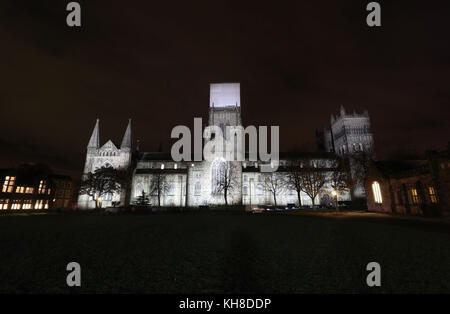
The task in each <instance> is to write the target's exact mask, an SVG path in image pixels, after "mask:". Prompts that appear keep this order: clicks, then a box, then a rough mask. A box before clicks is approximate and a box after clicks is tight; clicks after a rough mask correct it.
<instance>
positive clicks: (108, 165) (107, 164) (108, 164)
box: [104, 162, 113, 168]
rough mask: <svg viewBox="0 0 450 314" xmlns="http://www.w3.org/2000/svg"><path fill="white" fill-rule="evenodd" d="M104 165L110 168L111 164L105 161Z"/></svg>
mask: <svg viewBox="0 0 450 314" xmlns="http://www.w3.org/2000/svg"><path fill="white" fill-rule="evenodd" d="M104 167H105V168H112V167H113V166H112V165H111V164H110V163H109V162H105V165H104Z"/></svg>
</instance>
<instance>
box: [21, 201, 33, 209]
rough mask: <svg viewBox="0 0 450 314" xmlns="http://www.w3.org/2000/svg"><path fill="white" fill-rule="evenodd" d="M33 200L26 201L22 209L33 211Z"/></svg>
mask: <svg viewBox="0 0 450 314" xmlns="http://www.w3.org/2000/svg"><path fill="white" fill-rule="evenodd" d="M31 205H32V200H24V201H23V205H22V209H31Z"/></svg>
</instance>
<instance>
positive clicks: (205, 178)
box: [78, 83, 349, 209]
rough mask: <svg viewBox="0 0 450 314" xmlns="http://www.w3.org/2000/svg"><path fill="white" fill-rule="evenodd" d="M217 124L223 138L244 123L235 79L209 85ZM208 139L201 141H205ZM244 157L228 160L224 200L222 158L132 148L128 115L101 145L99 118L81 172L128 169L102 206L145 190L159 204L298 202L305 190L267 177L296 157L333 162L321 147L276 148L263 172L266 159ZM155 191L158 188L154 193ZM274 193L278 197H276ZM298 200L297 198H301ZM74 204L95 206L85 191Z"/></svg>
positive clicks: (211, 122) (320, 199)
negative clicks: (229, 182)
mask: <svg viewBox="0 0 450 314" xmlns="http://www.w3.org/2000/svg"><path fill="white" fill-rule="evenodd" d="M211 126H215V127H218V128H220V129H221V130H222V133H223V134H224V139H225V141H228V140H230V138H229V134H227V129H228V128H227V127H233V126H242V118H241V98H240V84H239V83H222V84H211V85H210V103H209V117H208V127H211ZM207 141H208V140H205V141H204V144H206V143H207ZM244 156H246V158H245V159H244V160H243V161H237V160H234V161H229V162H228V164H230V166H232V168H233V172H234V173H235V178H236V180H235V182H234V183H233V186H232V188H230V189H229V191H228V193H227V200H225V197H224V192H223V190H218V189H217V180H218V174H219V173H220V171H221V169H222V167H223V165H224V164H226V163H227V162H225V160H223V159H222V158H216V159H214V160H206V159H204V158H201V160H197V159H198V158H192V159H195V160H194V161H174V160H173V158H172V155H171V154H170V153H164V152H139V151H133V150H132V132H131V121H129V122H128V126H127V128H126V131H125V134H124V137H123V140H122V143H121V145H120V147H117V146H115V145H114V143H113V142H112V141H110V140H109V141H107V142H106V143H105V144H104V145H102V146H100V139H99V121H98V120H97V122H96V125H95V127H94V131H93V133H92V135H91V138H90V141H89V144H88V146H87V154H86V162H85V167H84V172H83V177H85V176H86V175H87V174H88V173H89V172H93V171H95V169H98V168H100V167H102V166H106V167H113V168H116V169H128V170H129V173H130V176H131V178H130V184H128V187H127V188H124V189H123V191H122V192H121V193H117V194H114V195H108V196H106V197H104V198H103V200H102V207H106V206H111V205H112V204H113V202H115V204H120V205H121V206H127V205H131V204H133V203H135V202H136V201H137V199H138V198H139V196H141V195H142V193H143V192H144V193H145V194H146V195H148V196H149V197H150V202H151V204H152V205H161V206H194V207H195V206H203V205H206V206H210V205H213V206H214V205H223V204H225V202H226V203H227V204H242V205H247V204H255V205H258V204H264V205H271V204H274V203H276V204H277V205H287V204H297V205H301V206H305V205H310V204H312V201H311V199H310V197H308V196H307V195H306V194H305V193H303V192H302V193H301V195H300V202H299V200H298V195H297V193H296V192H295V191H294V190H290V189H288V188H282V189H279V191H277V193H276V195H275V197H274V193H273V191H270V190H269V189H267V184H265V181H264V180H265V177H266V176H267V175H271V176H278V177H280V178H281V179H283V178H284V177H285V176H286V175H287V174H286V173H285V172H284V169H286V168H285V166H287V164H288V163H289V162H290V161H291V160H292V159H293V158H294V159H295V158H300V159H302V160H307V161H308V162H311V163H317V164H320V165H324V166H323V167H326V168H327V169H323V171H333V169H331V168H329V167H330V165H331V164H333V160H335V158H336V155H335V154H334V153H332V152H320V153H285V154H283V153H280V155H279V157H280V160H279V162H278V163H279V167H278V169H277V171H276V172H274V173H271V174H267V173H265V172H262V171H261V165H262V164H264V162H262V161H260V160H250V159H249V158H248V153H246V154H244ZM156 179H157V180H159V181H163V182H164V183H163V184H162V185H161V184H160V185H159V192H160V195H156V194H157V193H155V180H156ZM331 190H332V189H331V188H330V187H329V186H326V187H325V189H324V190H323V192H322V193H321V194H320V195H318V196H317V197H316V199H315V204H320V203H326V204H329V203H330V199H331ZM158 194H159V193H158ZM348 197H349V196H348V195H344V194H343V195H340V196H339V199H340V200H347V199H348ZM274 198H276V200H275V199H274ZM299 203H300V204H299ZM78 207H79V208H82V209H88V208H95V202H94V201H93V200H92V199H89V197H88V196H87V195H79V199H78Z"/></svg>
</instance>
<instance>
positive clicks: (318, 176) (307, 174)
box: [298, 160, 327, 209]
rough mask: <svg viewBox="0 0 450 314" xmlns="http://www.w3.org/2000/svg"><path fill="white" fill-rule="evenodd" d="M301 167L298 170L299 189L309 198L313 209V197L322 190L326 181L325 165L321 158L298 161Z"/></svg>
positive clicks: (314, 206)
mask: <svg viewBox="0 0 450 314" xmlns="http://www.w3.org/2000/svg"><path fill="white" fill-rule="evenodd" d="M300 162H301V168H300V171H299V172H298V180H299V186H300V187H301V188H300V189H301V191H303V192H305V194H306V195H308V196H309V198H311V202H312V206H313V209H315V208H316V203H315V199H316V197H317V195H319V193H320V192H322V190H323V187H324V185H325V183H326V182H327V173H326V170H327V166H326V163H325V161H323V160H312V161H311V160H306V161H300Z"/></svg>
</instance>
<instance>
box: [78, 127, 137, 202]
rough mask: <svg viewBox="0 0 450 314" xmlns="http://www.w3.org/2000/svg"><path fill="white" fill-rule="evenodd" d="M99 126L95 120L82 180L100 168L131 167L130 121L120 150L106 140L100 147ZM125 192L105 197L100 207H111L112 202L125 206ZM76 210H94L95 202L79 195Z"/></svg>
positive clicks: (123, 168)
mask: <svg viewBox="0 0 450 314" xmlns="http://www.w3.org/2000/svg"><path fill="white" fill-rule="evenodd" d="M99 124H100V120H99V119H97V121H96V123H95V127H94V130H93V131H92V135H91V138H90V140H89V143H88V145H87V152H86V161H85V163H84V170H83V176H82V179H85V178H86V176H87V174H88V173H90V172H94V171H95V170H96V169H99V168H101V167H113V168H114V169H121V170H125V169H128V168H129V167H130V165H131V157H132V137H131V119H129V121H128V125H127V128H126V130H125V134H124V136H123V139H122V143H121V145H120V148H117V146H116V145H115V144H114V143H113V142H112V141H111V140H108V141H107V142H106V143H105V144H104V145H103V146H101V147H100V130H99V128H100V126H99ZM126 192H127V191H125V189H124V190H123V191H121V193H117V194H113V195H106V196H105V197H104V198H103V200H102V207H106V206H111V204H112V202H120V204H121V205H125V198H126ZM78 208H81V209H89V208H95V202H94V201H93V200H92V198H91V197H89V196H87V195H82V194H80V195H79V196H78Z"/></svg>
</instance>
